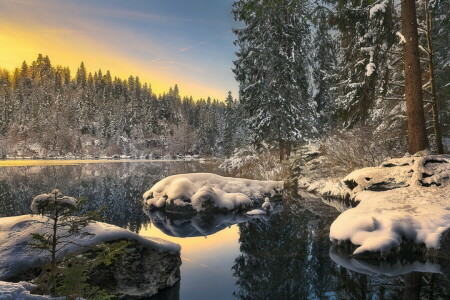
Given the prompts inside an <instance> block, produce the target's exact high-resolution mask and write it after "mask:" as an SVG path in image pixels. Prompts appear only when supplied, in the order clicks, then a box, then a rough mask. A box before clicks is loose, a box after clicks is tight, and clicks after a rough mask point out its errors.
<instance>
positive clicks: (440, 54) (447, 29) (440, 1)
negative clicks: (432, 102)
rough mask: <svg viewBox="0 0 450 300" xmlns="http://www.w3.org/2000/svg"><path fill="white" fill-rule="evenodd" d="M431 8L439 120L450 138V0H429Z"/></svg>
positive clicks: (443, 130)
mask: <svg viewBox="0 0 450 300" xmlns="http://www.w3.org/2000/svg"><path fill="white" fill-rule="evenodd" d="M429 10H430V14H431V19H432V28H431V36H432V39H431V43H432V48H433V53H434V56H433V59H434V71H435V72H434V74H435V78H436V94H437V99H438V108H439V117H440V118H439V120H440V123H441V127H442V133H443V136H444V137H447V138H450V109H449V107H450V43H449V40H450V14H449V13H448V12H449V11H450V1H448V0H435V1H429Z"/></svg>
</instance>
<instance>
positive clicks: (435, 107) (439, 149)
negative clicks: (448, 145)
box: [425, 0, 444, 154]
mask: <svg viewBox="0 0 450 300" xmlns="http://www.w3.org/2000/svg"><path fill="white" fill-rule="evenodd" d="M428 3H429V1H428V0H426V1H425V15H426V37H427V48H428V49H427V54H428V68H429V73H430V74H429V75H430V87H431V105H432V109H433V128H434V136H435V139H436V152H437V153H438V154H443V153H444V145H443V144H442V132H441V125H440V124H439V113H438V99H437V94H436V83H435V81H434V63H433V45H432V44H431V32H432V23H431V22H432V19H431V12H430V10H429V7H428Z"/></svg>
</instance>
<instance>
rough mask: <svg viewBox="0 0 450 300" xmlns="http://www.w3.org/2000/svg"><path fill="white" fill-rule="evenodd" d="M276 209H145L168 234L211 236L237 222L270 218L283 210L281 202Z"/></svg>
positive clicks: (275, 205)
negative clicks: (250, 211)
mask: <svg viewBox="0 0 450 300" xmlns="http://www.w3.org/2000/svg"><path fill="white" fill-rule="evenodd" d="M273 205H274V210H273V211H272V212H271V213H270V214H262V215H251V216H248V215H245V214H243V213H214V214H196V215H190V214H170V213H164V212H162V211H153V212H151V211H145V212H146V214H147V215H148V216H149V218H150V219H151V221H152V224H153V225H154V226H156V227H157V228H159V229H160V230H161V231H162V232H164V233H165V234H166V235H168V236H174V237H181V238H187V237H197V236H209V235H212V234H215V233H216V232H219V231H221V230H223V229H225V228H227V227H230V226H232V225H235V224H240V223H244V222H248V221H249V220H253V219H263V220H265V221H267V220H269V219H270V218H271V216H272V215H273V214H277V213H279V212H281V211H282V210H283V206H282V204H281V203H278V204H277V203H274V204H273Z"/></svg>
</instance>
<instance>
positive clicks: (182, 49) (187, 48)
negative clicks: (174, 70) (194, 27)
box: [178, 46, 192, 52]
mask: <svg viewBox="0 0 450 300" xmlns="http://www.w3.org/2000/svg"><path fill="white" fill-rule="evenodd" d="M190 49H192V46H189V47H185V48H181V49H178V51H180V52H184V51H188V50H190Z"/></svg>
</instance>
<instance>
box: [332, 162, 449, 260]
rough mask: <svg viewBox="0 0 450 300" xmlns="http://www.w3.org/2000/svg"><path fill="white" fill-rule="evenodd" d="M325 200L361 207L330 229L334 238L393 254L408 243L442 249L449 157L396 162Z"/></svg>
mask: <svg viewBox="0 0 450 300" xmlns="http://www.w3.org/2000/svg"><path fill="white" fill-rule="evenodd" d="M327 189H328V190H327V191H326V192H325V194H326V195H333V196H338V197H340V198H343V199H352V200H354V201H355V202H360V203H359V205H358V206H357V207H355V208H352V209H349V210H347V211H345V212H344V213H342V214H341V215H340V216H339V217H338V218H337V219H336V220H335V221H334V222H333V224H332V225H331V228H330V238H331V239H332V240H337V241H350V242H351V243H352V244H354V245H357V246H359V247H358V248H357V249H356V250H355V251H354V254H361V253H363V252H366V251H369V252H381V253H382V254H385V253H388V252H390V251H391V250H395V249H398V248H399V247H400V246H401V244H402V243H403V242H404V241H405V240H408V241H412V242H414V243H416V244H424V245H425V246H426V247H427V248H428V249H439V248H440V241H441V239H442V237H443V234H444V233H445V232H446V231H448V230H449V229H450V156H445V155H425V156H413V157H404V158H399V159H392V160H388V161H386V162H384V163H383V164H381V166H380V167H377V168H364V169H360V170H357V171H354V172H352V173H350V174H349V175H348V176H347V177H345V178H344V179H343V180H341V181H340V182H339V183H338V184H336V185H334V186H333V187H328V188H327Z"/></svg>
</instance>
